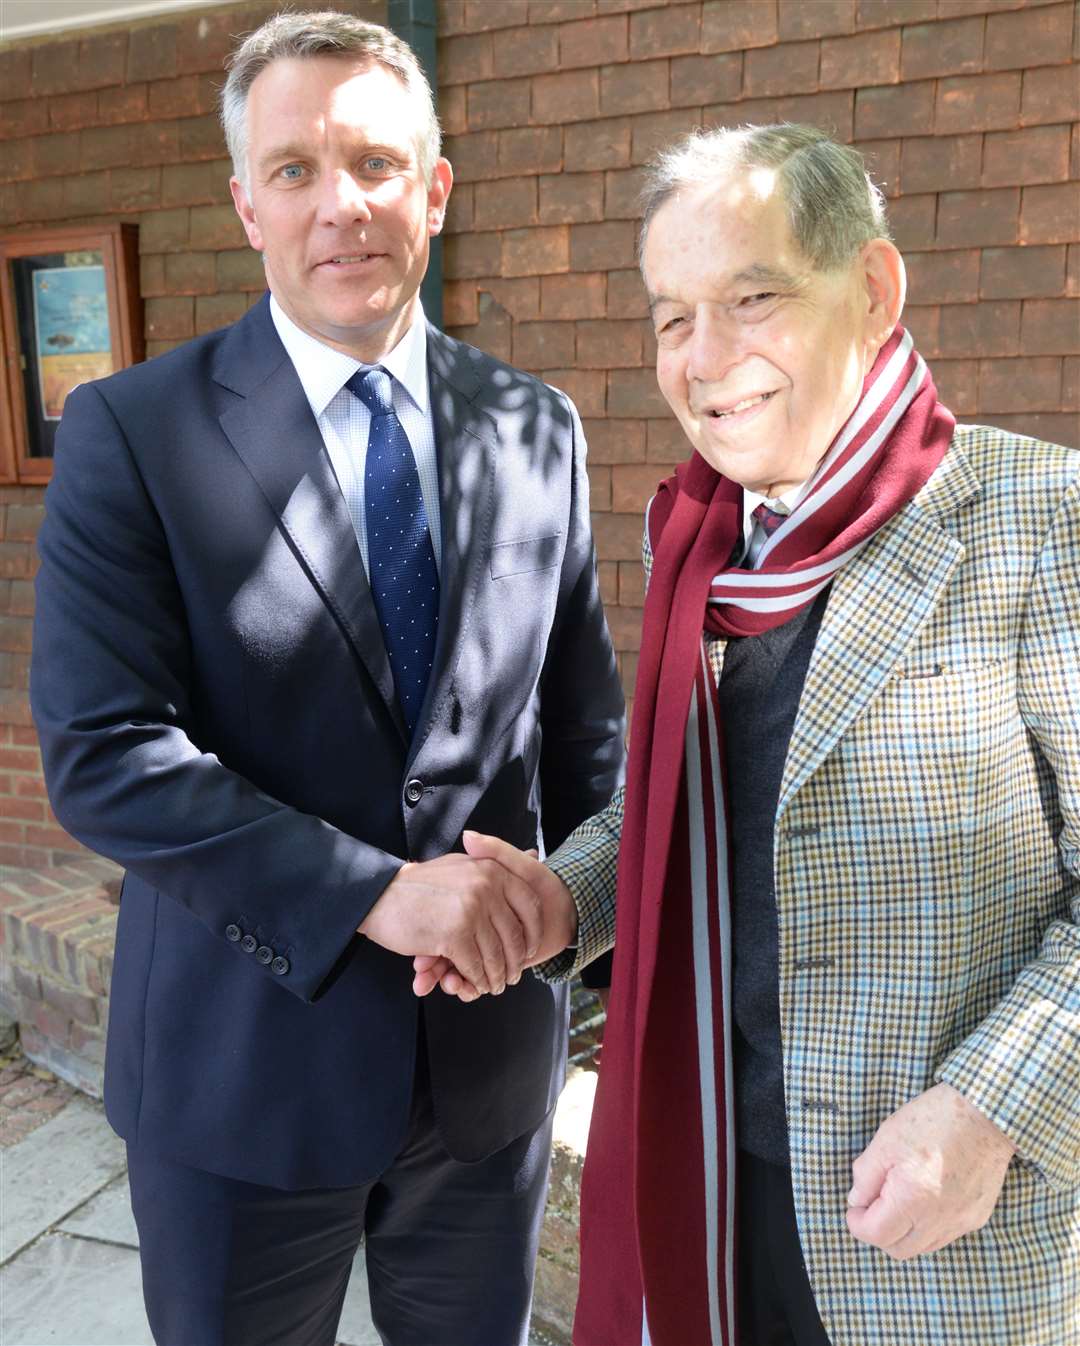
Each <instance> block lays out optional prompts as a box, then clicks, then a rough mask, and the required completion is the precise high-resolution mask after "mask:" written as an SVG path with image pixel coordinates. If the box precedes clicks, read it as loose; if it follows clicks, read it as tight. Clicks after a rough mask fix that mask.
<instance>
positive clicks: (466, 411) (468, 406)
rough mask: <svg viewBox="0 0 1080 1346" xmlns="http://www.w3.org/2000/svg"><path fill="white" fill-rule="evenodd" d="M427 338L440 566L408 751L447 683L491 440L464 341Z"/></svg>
mask: <svg viewBox="0 0 1080 1346" xmlns="http://www.w3.org/2000/svg"><path fill="white" fill-rule="evenodd" d="M427 338H428V347H427V354H428V384H429V387H430V390H431V414H432V419H433V421H434V425H435V443H436V445H437V447H438V455H439V508H440V511H441V513H442V567H441V574H440V578H439V636H438V642H437V644H436V647H435V662H434V669H433V672H432V675H431V682H430V683H429V685H428V689H427V696H426V698H425V701H424V706H423V709H422V710H421V713H420V719H419V722H418V724H417V730H416V735H415V737H414V739H413V743H412V751H411V754H410V757H414V756H415V755H416V753H417V752H418V751H419V749H420V747H421V746H422V744H423V742H424V740H425V739H426V737H427V735H428V733H429V732H430V730H431V727H432V725H433V724H434V723H435V722H436V721H437V719H438V718H439V715H440V712H441V710H442V707H443V705H444V703H445V701H446V698H447V697H448V696H449V694H450V691H451V689H452V687H453V680H454V672H455V670H456V668H457V662H458V658H459V655H460V652H461V648H462V641H463V639H464V637H465V635H466V633H467V631H468V629H469V616H470V614H471V612H472V607H473V604H474V602H475V601H476V595H477V590H478V588H479V583H480V578H481V575H482V573H483V567H484V562H485V560H486V558H487V556H488V552H489V548H490V543H491V529H492V523H493V516H494V505H495V495H494V481H495V450H496V446H497V444H498V433H497V431H496V428H495V422H494V420H493V419H492V417H491V416H490V415H489V414H488V413H487V412H485V411H484V410H482V409H481V408H480V407H479V406H478V405H477V400H476V399H477V397H478V394H479V393H480V391H481V382H480V379H479V378H478V377H477V375H476V372H475V370H474V369H473V367H472V364H471V362H470V360H469V358H468V355H467V354H466V348H464V347H463V346H461V345H460V343H458V342H456V341H453V340H452V339H451V338H450V337H448V336H446V335H445V334H444V333H442V332H440V331H439V330H438V329H437V328H435V327H432V326H431V324H430V323H429V324H428V329H427Z"/></svg>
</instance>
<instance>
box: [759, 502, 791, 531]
mask: <svg viewBox="0 0 1080 1346" xmlns="http://www.w3.org/2000/svg"><path fill="white" fill-rule="evenodd" d="M750 517H751V518H752V519H753V521H754V522H755V523H756V524H757V525H758V526H759V527H760V528H761V530H762V532H763V533H764V534H765V536H766V537H772V535H773V533H775V532H776V530H777V529H778V528H779V527H780V525H781V524H782V523H783V522H784V520H785V519H786V518H787V517H788V516H787V515H786V514H781V513H780V512H779V511H778V510H775V509H770V508H769V507H768V505H758V507H757V508H756V509H754V510H751V512H750Z"/></svg>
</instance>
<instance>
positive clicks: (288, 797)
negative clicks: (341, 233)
mask: <svg viewBox="0 0 1080 1346" xmlns="http://www.w3.org/2000/svg"><path fill="white" fill-rule="evenodd" d="M428 361H429V378H430V386H431V394H432V401H431V405H432V413H433V416H434V421H435V428H436V440H437V445H438V453H439V471H440V482H441V486H440V491H441V508H442V532H443V536H442V558H443V559H442V589H441V608H440V620H439V646H438V649H437V652H436V661H435V669H434V672H433V675H432V679H431V683H430V686H429V688H428V693H427V701H426V704H425V707H424V710H423V712H422V716H421V720H420V724H419V727H418V729H417V732H416V735H415V738H414V740H413V742H412V743H411V745H410V744H409V743H408V742H407V741H406V737H405V733H404V730H403V726H402V720H401V715H400V712H399V710H398V707H397V703H396V700H395V696H394V689H393V681H392V677H391V673H390V667H389V663H388V660H387V656H386V652H385V648H384V646H383V642H382V638H381V633H380V629H379V624H378V620H377V617H376V614H375V609H374V606H373V603H372V599H371V594H370V591H369V589H368V585H367V580H366V577H365V574H364V568H363V564H362V562H361V560H360V555H359V551H358V549H357V545H356V540H355V537H354V535H353V531H352V527H351V524H350V521H349V517H348V513H347V510H346V507H345V504H344V501H343V499H342V496H341V492H340V490H339V489H338V485H337V482H336V479H335V477H334V474H333V471H332V468H331V466H330V462H329V459H328V457H327V454H326V452H325V449H324V446H323V443H322V439H321V436H320V434H319V431H318V427H317V425H316V423H315V420H314V417H313V416H312V414H311V410H310V408H309V406H308V403H307V401H306V399H305V397H304V394H303V391H302V389H301V386H300V382H299V380H298V378H297V376H296V373H295V371H294V369H293V366H292V364H291V362H290V360H289V358H288V356H287V355H286V353H285V351H284V348H283V347H282V345H281V343H280V341H279V339H278V337H277V334H276V332H275V330H274V327H273V323H272V321H271V318H270V314H269V306H268V303H267V302H266V301H265V300H264V301H263V302H262V303H260V304H259V305H258V306H256V307H255V308H254V309H253V310H252V311H251V312H250V313H248V314H247V316H246V317H244V318H243V319H241V321H240V322H238V323H237V324H235V325H234V326H233V327H231V328H227V329H225V330H223V331H221V332H216V333H213V334H211V335H209V336H207V337H203V338H201V339H198V340H196V341H193V342H190V343H188V344H187V345H185V346H183V347H182V348H180V349H178V350H176V351H174V352H172V353H171V354H168V355H165V356H161V357H159V358H158V359H155V360H153V361H151V362H149V363H148V364H144V365H139V366H136V367H135V368H132V369H129V370H126V371H124V372H123V373H120V374H117V375H115V376H114V377H112V378H110V379H107V380H104V381H103V382H98V383H93V384H88V385H85V386H83V387H81V388H79V389H77V390H76V391H75V392H74V393H72V394H71V396H70V397H69V399H68V402H67V406H66V408H65V412H64V419H63V423H62V425H61V427H60V431H59V434H58V437H57V458H56V468H55V476H54V479H53V482H52V485H51V486H50V488H49V492H48V497H47V517H46V520H45V523H44V525H43V527H42V530H41V534H40V540H39V547H40V553H41V570H40V574H39V577H38V584H37V613H36V625H35V634H34V654H33V667H32V675H31V696H32V704H33V708H34V714H35V718H36V723H37V726H38V730H39V733H40V737H41V746H42V751H43V755H44V761H45V772H46V779H47V782H48V786H49V792H50V798H51V799H52V802H53V806H54V808H55V810H56V813H57V816H58V817H59V819H60V821H61V822H62V823H63V825H64V826H65V827H66V828H67V829H68V830H69V831H70V832H71V833H73V835H75V836H76V837H78V838H80V839H81V840H82V841H84V842H85V843H86V845H87V846H89V847H91V848H92V849H93V850H95V851H99V852H100V853H101V854H103V855H107V856H110V857H112V858H113V859H115V860H117V861H118V862H119V863H120V864H122V865H123V866H125V868H126V870H127V876H126V879H125V882H124V889H123V896H122V899H121V904H120V919H119V929H118V934H117V947H116V960H115V971H114V976H113V983H112V996H111V1012H110V1022H109V1038H108V1054H107V1064H106V1106H107V1110H108V1115H109V1119H110V1121H111V1122H112V1124H113V1126H114V1127H115V1128H116V1130H117V1131H118V1132H119V1133H120V1134H121V1135H122V1136H124V1137H125V1138H127V1139H129V1140H133V1141H138V1142H140V1143H143V1144H149V1145H151V1146H153V1147H156V1148H157V1149H159V1150H160V1151H161V1152H162V1153H165V1154H168V1155H170V1156H172V1157H174V1158H176V1159H179V1160H180V1161H182V1162H186V1163H189V1164H192V1165H195V1166H198V1167H200V1168H205V1169H209V1170H211V1171H214V1172H218V1173H222V1174H225V1175H228V1176H232V1177H237V1178H242V1179H246V1180H248V1181H253V1182H260V1183H267V1184H271V1185H275V1186H280V1187H290V1188H291V1187H318V1186H343V1185H351V1184H355V1183H360V1182H363V1181H365V1180H366V1179H369V1178H371V1177H373V1176H374V1175H376V1174H377V1173H378V1172H380V1171H381V1170H382V1169H383V1168H385V1167H386V1165H387V1164H388V1163H389V1162H390V1161H391V1160H392V1158H393V1156H394V1155H395V1153H396V1152H397V1150H398V1149H399V1147H400V1146H401V1143H402V1140H403V1136H404V1133H405V1129H406V1123H407V1118H408V1113H409V1102H410V1094H411V1089H412V1082H413V1073H414V1061H415V1051H416V1043H417V1040H418V1038H417V1020H416V1016H417V1013H418V1010H419V1002H417V1000H416V999H415V997H414V996H413V994H412V991H411V989H410V983H411V963H410V961H409V960H408V959H405V958H402V957H399V956H396V955H394V954H391V953H388V952H387V951H386V950H384V949H382V948H380V947H379V946H377V945H375V944H373V943H371V942H369V941H367V940H364V939H363V938H362V937H360V936H358V935H356V934H355V931H356V927H357V925H358V924H359V922H360V921H361V920H362V919H363V917H364V915H365V914H366V913H367V911H368V909H369V908H370V907H371V906H372V904H373V903H374V902H375V901H376V899H377V898H378V897H379V895H380V894H381V893H382V891H383V889H384V888H385V887H386V885H387V883H388V882H389V881H390V880H391V878H392V877H393V876H394V874H395V873H396V872H397V870H398V868H399V867H400V865H401V863H402V862H403V860H404V859H417V860H419V859H429V858H431V857H434V856H438V855H442V854H444V853H445V852H447V851H449V850H453V849H455V848H458V847H459V846H460V838H461V833H462V830H463V829H464V828H466V827H475V828H478V829H480V830H482V831H487V832H491V833H496V834H498V835H500V836H502V837H504V838H506V839H507V840H509V841H511V842H513V843H515V844H516V845H518V846H522V847H528V846H532V845H536V844H537V843H538V840H539V841H541V844H546V846H547V847H548V848H549V849H550V848H551V847H553V846H554V845H556V844H558V842H559V841H560V840H561V839H562V838H563V837H564V836H565V834H566V833H567V832H568V831H569V830H570V829H571V828H572V827H573V826H575V825H576V824H577V823H578V822H579V821H580V820H581V819H583V818H585V817H587V816H589V815H590V814H591V813H593V812H595V811H596V810H597V809H599V808H600V807H601V806H603V805H604V803H605V802H606V801H607V799H608V798H609V796H610V794H611V792H612V790H613V789H614V787H615V785H616V783H617V781H618V779H619V773H620V771H621V765H622V730H623V721H622V713H623V704H622V695H621V691H620V689H619V685H618V680H617V677H616V672H615V663H614V657H613V654H612V650H611V644H610V641H609V638H608V634H607V628H606V625H605V622H604V616H603V610H602V607H601V602H600V597H599V593H598V590H597V583H596V576H595V563H594V557H593V549H592V541H591V535H590V530H589V515H588V491H587V479H586V473H585V465H584V444H583V440H582V435H581V428H580V425H579V423H578V419H577V415H576V413H575V411H574V409H573V407H572V406H571V404H570V403H569V402H568V401H567V399H566V398H565V397H563V396H562V395H561V394H560V393H557V392H555V391H553V390H552V389H550V388H546V387H544V386H543V385H542V384H540V383H539V382H537V381H536V380H535V379H532V378H530V377H528V376H527V375H524V374H522V373H520V372H518V371H516V370H513V369H511V368H508V367H507V366H505V365H503V364H500V363H499V362H497V361H495V360H493V359H490V358H489V357H487V356H485V355H483V354H481V353H480V352H478V351H476V350H473V349H471V348H469V347H467V346H463V345H461V344H460V343H458V342H456V341H453V340H451V339H449V338H448V337H446V336H445V335H443V334H442V333H440V332H438V331H436V330H435V329H433V328H429V330H428ZM410 783H413V784H412V787H411V788H407V787H408V786H409V785H410ZM414 801H415V802H414ZM541 828H542V837H541ZM423 1012H424V1014H425V1020H426V1022H425V1028H426V1040H427V1043H428V1051H429V1058H430V1066H431V1075H432V1087H433V1096H434V1106H435V1115H436V1120H437V1125H438V1127H439V1130H440V1133H441V1135H442V1137H443V1139H444V1141H445V1143H446V1145H447V1147H448V1149H449V1151H450V1153H451V1154H452V1155H454V1157H455V1158H459V1159H462V1160H475V1159H479V1158H481V1157H484V1156H486V1155H488V1154H490V1153H492V1152H493V1151H495V1150H496V1149H498V1148H500V1147H502V1146H503V1145H505V1144H506V1143H508V1142H509V1141H510V1140H511V1139H512V1138H513V1137H515V1136H516V1135H519V1134H521V1133H522V1132H524V1131H525V1130H526V1129H528V1128H529V1127H530V1126H533V1125H535V1124H536V1123H537V1122H538V1121H539V1120H540V1119H541V1118H542V1117H543V1116H544V1114H545V1113H546V1112H547V1110H548V1109H549V1108H550V1107H551V1105H552V1104H553V1102H554V1100H555V1098H556V1096H557V1093H558V1090H559V1088H560V1086H561V1080H562V1070H563V1059H564V1046H565V1032H566V1002H565V993H564V992H562V991H560V990H557V989H553V988H551V987H549V986H546V985H544V984H543V983H541V982H540V981H539V980H537V979H536V978H534V977H532V976H525V977H523V978H522V980H521V982H520V984H519V985H518V986H516V987H512V988H508V989H507V991H506V992H505V994H504V995H502V996H500V997H496V998H491V997H487V998H484V999H482V1000H481V1001H479V1002H477V1003H475V1004H472V1005H463V1004H461V1003H460V1002H458V1001H456V1000H454V999H453V998H450V997H446V996H444V995H443V994H442V993H441V992H436V993H435V994H434V995H433V996H431V997H429V998H428V999H427V1000H426V1001H424V1002H423Z"/></svg>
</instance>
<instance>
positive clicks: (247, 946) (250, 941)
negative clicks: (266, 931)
mask: <svg viewBox="0 0 1080 1346" xmlns="http://www.w3.org/2000/svg"><path fill="white" fill-rule="evenodd" d="M240 947H241V948H242V949H243V951H244V952H245V953H254V952H255V950H256V949H257V948H258V947H259V941H258V940H257V939H256V938H255V936H254V935H245V936H244V938H243V939H242V940H241V941H240Z"/></svg>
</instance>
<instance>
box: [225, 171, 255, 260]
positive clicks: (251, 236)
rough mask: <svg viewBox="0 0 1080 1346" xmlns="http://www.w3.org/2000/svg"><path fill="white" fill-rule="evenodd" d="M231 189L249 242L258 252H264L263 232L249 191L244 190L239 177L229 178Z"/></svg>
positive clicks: (234, 203)
mask: <svg viewBox="0 0 1080 1346" xmlns="http://www.w3.org/2000/svg"><path fill="white" fill-rule="evenodd" d="M229 191H230V192H232V199H233V205H234V206H235V207H236V213H237V215H239V216H240V222H241V224H242V225H243V226H244V233H245V234H247V239H248V242H249V243H250V244H251V246H252V247H253V248H254V249H255V251H256V252H262V251H263V240H262V232H261V230H260V229H259V224H258V221H257V220H256V219H255V207H254V206H253V205H252V204H251V202H250V201H249V200H248V196H247V192H245V191H244V187H243V184H242V183H241V181H240V179H239V178H230V179H229Z"/></svg>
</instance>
